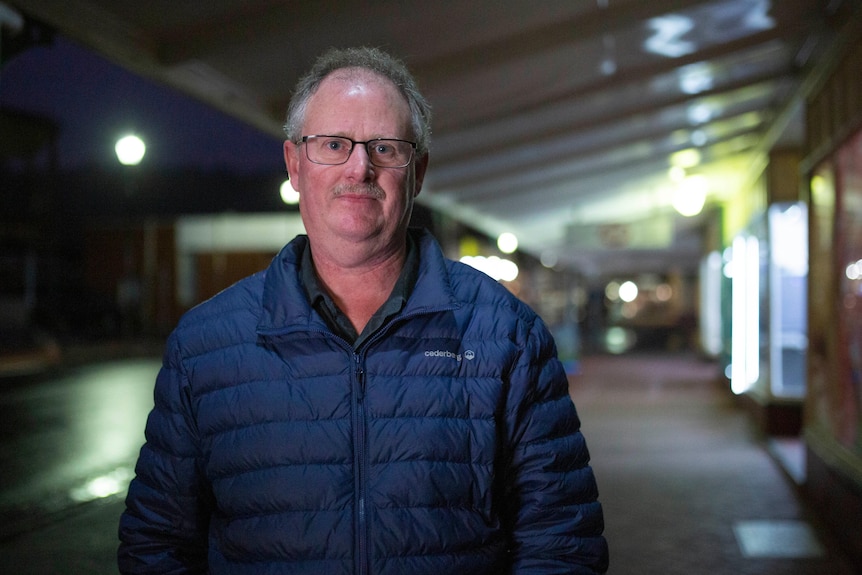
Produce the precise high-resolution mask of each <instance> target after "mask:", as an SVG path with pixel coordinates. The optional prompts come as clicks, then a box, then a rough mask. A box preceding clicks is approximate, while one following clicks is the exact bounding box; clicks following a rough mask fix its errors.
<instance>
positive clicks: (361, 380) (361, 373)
mask: <svg viewBox="0 0 862 575" xmlns="http://www.w3.org/2000/svg"><path fill="white" fill-rule="evenodd" d="M354 357H355V358H356V382H357V383H358V384H359V386H358V387H359V395H358V399H359V401H362V400H363V399H364V398H365V370H364V369H363V368H362V364H361V363H360V358H359V355H358V354H357V355H355V356H354Z"/></svg>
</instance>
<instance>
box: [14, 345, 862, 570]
mask: <svg viewBox="0 0 862 575" xmlns="http://www.w3.org/2000/svg"><path fill="white" fill-rule="evenodd" d="M715 375H716V370H715V367H714V366H713V365H711V364H709V363H705V362H702V361H700V360H697V359H692V358H689V357H680V356H674V357H657V356H648V357H647V356H644V357H595V358H588V359H586V360H585V361H584V362H583V365H582V374H581V375H579V376H576V377H574V378H573V379H572V395H573V396H574V398H575V401H576V403H577V404H578V408H579V410H580V413H581V418H582V420H583V425H584V432H585V434H586V436H587V441H588V444H589V446H590V449H591V451H592V454H593V466H594V468H595V471H596V474H597V477H598V481H599V489H600V492H601V500H602V502H603V505H604V508H605V519H606V526H607V527H606V535H607V537H608V540H609V542H610V547H611V569H610V572H609V573H610V574H611V575H652V574H655V575H659V574H661V575H755V574H756V575H825V574H828V575H851V574H853V573H854V572H853V571H852V570H851V569H850V568H849V567H848V565H847V564H846V563H844V562H843V561H842V559H841V558H840V557H839V556H838V555H837V554H836V553H835V551H834V549H833V548H832V546H831V545H830V541H829V540H828V539H827V538H826V537H825V536H824V535H823V533H822V532H821V531H820V530H819V529H818V528H817V525H816V524H815V523H814V522H813V518H812V517H811V516H810V515H809V513H808V510H807V509H806V508H805V506H804V505H803V504H802V503H801V502H800V500H799V499H798V497H797V491H796V489H795V487H794V484H793V481H791V480H790V477H789V475H788V474H787V473H785V472H784V471H783V469H782V467H780V466H779V465H778V464H776V462H775V460H774V459H773V458H772V457H771V456H770V455H769V454H768V452H767V450H766V448H765V445H764V444H763V443H762V442H761V441H760V440H759V438H758V437H757V435H756V434H755V433H754V432H753V430H752V428H751V426H750V425H749V420H748V418H747V416H746V414H745V413H744V412H743V411H742V410H741V408H738V407H737V406H736V405H735V403H734V401H733V398H732V397H731V396H730V394H729V393H728V392H727V391H726V390H724V389H722V388H721V387H720V385H719V384H718V383H717V381H716V378H715ZM122 508H123V506H122V499H121V498H120V497H118V496H113V497H111V498H108V499H105V500H100V501H96V502H92V503H88V504H86V505H84V506H82V507H80V508H79V509H76V510H72V511H70V512H67V513H65V514H63V515H62V516H57V517H54V518H49V519H50V521H45V522H40V523H38V524H34V527H33V529H32V530H30V531H28V532H26V533H23V534H20V535H18V536H16V537H14V538H11V539H6V540H3V541H0V573H15V574H17V575H31V574H32V575H46V574H54V573H56V574H62V575H78V574H80V575H83V574H86V575H103V574H104V575H108V574H116V572H117V571H116V567H115V562H114V555H115V550H116V523H117V518H118V517H119V514H120V512H121V510H122ZM788 554H789V555H792V556H793V557H786V555H788ZM778 555H785V557H778Z"/></svg>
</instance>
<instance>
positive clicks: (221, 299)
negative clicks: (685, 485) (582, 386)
mask: <svg viewBox="0 0 862 575" xmlns="http://www.w3.org/2000/svg"><path fill="white" fill-rule="evenodd" d="M429 118H430V112H429V107H428V105H427V103H426V102H425V100H424V99H423V97H422V96H421V95H420V94H419V92H418V90H417V89H416V85H415V82H414V80H413V79H412V77H411V76H410V74H409V72H408V71H407V70H406V68H404V66H403V65H402V64H401V63H400V62H398V61H397V60H395V59H393V58H391V57H390V56H388V55H387V54H385V53H383V52H381V51H378V50H375V49H351V50H336V51H331V52H329V53H327V54H326V55H324V56H323V57H322V58H321V59H320V60H319V61H318V62H317V64H316V65H315V66H314V68H313V69H312V70H311V72H310V73H309V74H308V75H307V76H306V77H305V78H303V79H302V80H301V81H300V82H299V85H298V88H297V92H296V94H295V95H294V98H293V100H292V102H291V105H290V109H289V111H288V120H287V124H286V126H285V130H286V133H287V141H286V142H285V144H284V156H285V162H286V164H287V169H288V172H289V175H290V178H291V180H292V181H293V183H294V186H295V187H296V189H297V190H298V191H299V194H300V212H301V214H302V219H303V223H304V224H305V228H306V231H307V234H308V235H307V236H299V237H297V238H296V239H295V240H293V241H292V242H290V243H289V244H288V245H287V246H286V247H285V248H284V249H283V250H282V251H281V253H280V254H279V255H278V256H277V257H276V258H275V259H274V260H273V262H272V264H271V265H270V267H269V268H268V269H267V270H266V271H265V272H262V273H259V274H256V275H254V276H251V277H249V278H247V279H245V280H243V281H241V282H239V283H238V284H236V285H235V286H233V287H231V288H229V289H227V290H225V291H224V292H222V293H221V294H219V295H217V296H216V297H214V298H213V299H211V300H209V301H208V302H206V303H204V304H202V305H200V306H198V307H197V308H195V309H193V310H191V311H190V312H188V313H187V314H186V315H185V316H184V317H183V319H182V320H181V321H180V324H179V325H178V326H177V328H176V330H175V331H174V332H173V333H172V334H171V337H170V339H169V340H168V345H167V349H166V352H165V360H164V364H163V367H162V369H161V371H160V373H159V376H158V379H157V382H156V394H155V400H156V401H155V408H154V410H153V412H152V414H151V415H150V418H149V420H148V423H147V430H146V435H147V443H146V444H145V446H144V447H143V449H142V451H141V455H140V459H139V462H138V466H137V470H136V471H137V477H136V478H135V479H134V480H133V481H132V484H131V486H130V488H129V494H128V497H127V509H126V511H125V513H124V514H123V517H122V518H121V521H120V539H121V545H120V551H119V563H120V568H121V571H122V572H124V573H160V574H162V573H214V574H221V573H239V574H252V573H254V574H257V573H267V574H270V573H303V574H304V573H308V574H327V575H332V574H342V573H344V574H347V573H350V574H354V573H355V574H364V573H367V574H375V575H376V574H398V575H404V574H408V575H419V574H424V573H428V574H434V575H443V574H450V573H451V574H475V573H487V574H495V575H496V574H500V573H601V572H604V571H605V570H606V568H607V546H606V543H605V540H604V539H603V537H602V536H601V533H602V529H603V521H602V511H601V507H600V505H599V503H598V502H597V490H596V485H595V481H594V478H593V473H592V471H591V468H590V467H589V465H588V461H589V455H588V453H587V448H586V445H585V443H584V439H583V437H582V436H581V434H580V432H579V425H580V424H579V421H578V417H577V415H576V412H575V408H574V406H573V404H572V402H571V399H570V398H569V396H568V392H567V382H566V377H565V375H564V372H563V369H562V367H561V365H560V363H559V361H557V359H556V355H555V349H554V344H553V341H552V339H551V336H550V335H549V333H548V331H547V330H546V328H545V326H544V325H543V324H542V322H541V320H540V319H539V318H538V317H537V316H536V315H535V314H534V313H533V312H532V311H530V310H529V309H528V308H527V307H526V306H525V305H524V304H522V303H521V302H520V301H518V300H517V299H516V298H514V297H513V296H511V294H510V293H509V292H508V291H507V290H505V289H504V288H503V287H501V286H500V285H499V284H497V283H496V282H494V281H493V280H491V279H490V278H489V277H487V276H485V275H483V274H481V273H480V272H477V271H475V270H473V269H471V268H469V267H467V266H464V265H462V264H459V263H457V262H452V261H448V260H446V259H444V257H443V255H442V253H441V251H440V248H439V247H438V245H437V243H436V242H435V240H434V239H432V237H431V236H430V235H429V234H428V233H427V232H420V231H416V230H410V231H409V232H408V221H409V218H410V213H411V210H412V207H413V201H414V198H415V197H416V195H417V194H418V193H419V190H420V189H421V187H422V181H423V178H424V176H425V171H426V169H427V167H428V140H429V133H430V130H429Z"/></svg>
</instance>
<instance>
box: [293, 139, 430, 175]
mask: <svg viewBox="0 0 862 575" xmlns="http://www.w3.org/2000/svg"><path fill="white" fill-rule="evenodd" d="M302 142H303V143H304V144H305V155H306V156H307V157H308V159H309V160H311V161H312V162H314V163H315V164H323V165H325V166H337V165H338V164H343V163H345V162H346V161H347V159H348V158H349V157H350V154H351V152H353V147H354V146H355V145H356V144H362V145H363V146H365V151H366V152H368V159H369V160H370V161H371V163H372V164H373V165H375V166H377V167H379V168H403V167H404V166H406V165H407V164H409V163H410V162H411V161H412V160H413V153H414V152H415V150H416V143H415V142H408V141H407V140H396V139H394V138H377V139H375V140H368V141H367V142H357V141H356V140H351V139H350V138H345V137H343V136H322V135H315V136H303V137H302Z"/></svg>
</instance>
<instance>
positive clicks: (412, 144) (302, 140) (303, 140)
mask: <svg viewBox="0 0 862 575" xmlns="http://www.w3.org/2000/svg"><path fill="white" fill-rule="evenodd" d="M309 138H338V139H339V140H347V141H348V142H350V150H348V152H347V156H345V158H344V161H343V162H338V163H335V164H330V163H324V162H317V161H315V160H312V159H311V156H310V155H308V146H306V147H305V157H306V158H308V161H309V162H312V163H314V164H318V165H321V166H340V165H342V164H346V163H347V160H349V159H350V154H352V153H353V149H354V148H355V147H356V144H362V145H363V146H365V153H366V154H368V161H369V162H371V165H373V166H377V167H378V168H405V167H407V166H409V165H410V162H412V161H413V159H414V158H415V157H416V148H417V144H416V142H411V141H410V140H402V139H400V138H374V139H371V140H366V141H364V142H362V141H358V140H354V139H352V138H348V137H347V136H332V135H329V134H309V135H307V136H302V138H300V143H301V144H307V143H308V140H309ZM374 142H404V143H405V144H410V158H408V160H407V161H406V162H405V163H403V164H400V165H397V166H381V165H380V164H375V163H374V159H373V156H372V154H371V152H370V151H369V150H368V145H369V144H373V143H374Z"/></svg>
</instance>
